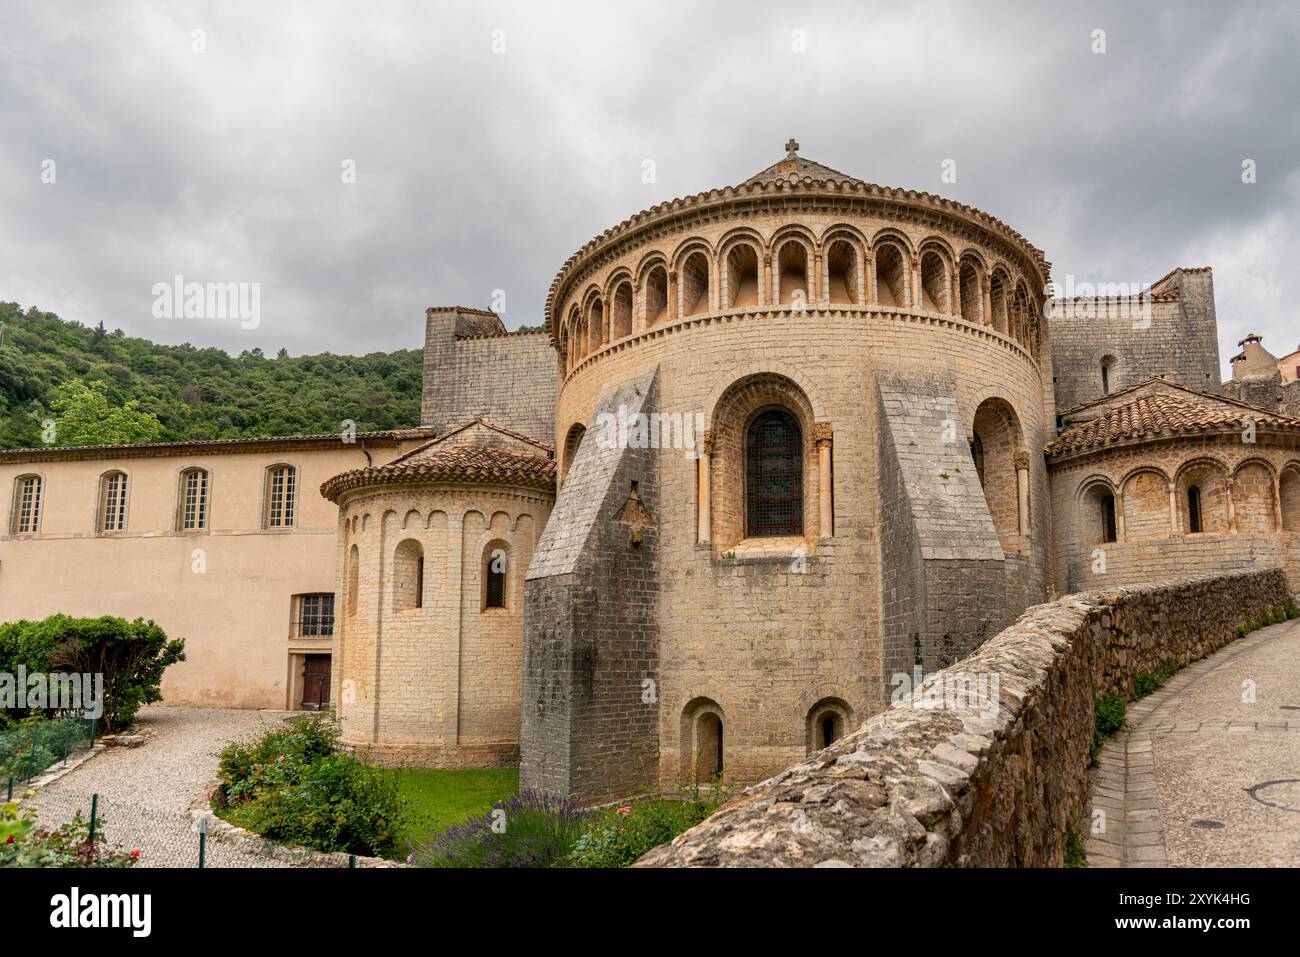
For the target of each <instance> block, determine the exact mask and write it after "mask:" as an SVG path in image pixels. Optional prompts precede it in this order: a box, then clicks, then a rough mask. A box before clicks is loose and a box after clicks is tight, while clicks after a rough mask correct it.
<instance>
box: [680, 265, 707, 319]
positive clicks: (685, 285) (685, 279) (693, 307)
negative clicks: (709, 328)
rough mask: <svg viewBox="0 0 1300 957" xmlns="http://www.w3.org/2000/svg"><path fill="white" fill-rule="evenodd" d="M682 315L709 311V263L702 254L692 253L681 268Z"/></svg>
mask: <svg viewBox="0 0 1300 957" xmlns="http://www.w3.org/2000/svg"><path fill="white" fill-rule="evenodd" d="M681 284H682V315H683V316H694V315H698V314H700V313H704V312H708V311H709V261H708V260H707V259H705V258H704V253H702V252H693V253H691V254H690V255H689V256H687V257H686V262H685V264H684V265H683V266H682V280H681Z"/></svg>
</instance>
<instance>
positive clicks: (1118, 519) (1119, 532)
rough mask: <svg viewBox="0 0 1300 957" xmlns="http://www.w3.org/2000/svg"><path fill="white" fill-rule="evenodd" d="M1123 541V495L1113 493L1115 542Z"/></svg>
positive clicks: (1121, 493)
mask: <svg viewBox="0 0 1300 957" xmlns="http://www.w3.org/2000/svg"><path fill="white" fill-rule="evenodd" d="M1124 540H1125V532H1124V493H1123V492H1116V493H1115V541H1116V542H1122V541H1124Z"/></svg>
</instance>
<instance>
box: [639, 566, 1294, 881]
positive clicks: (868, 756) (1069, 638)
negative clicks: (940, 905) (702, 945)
mask: <svg viewBox="0 0 1300 957" xmlns="http://www.w3.org/2000/svg"><path fill="white" fill-rule="evenodd" d="M1286 596H1287V585H1286V578H1285V576H1284V575H1283V573H1282V572H1281V570H1276V569H1275V570H1271V571H1265V572H1248V573H1236V574H1228V575H1219V576H1213V577H1206V578H1198V579H1196V578H1194V579H1180V580H1177V581H1172V582H1167V583H1163V584H1160V585H1150V586H1142V587H1135V588H1118V589H1115V590H1112V591H1108V592H1091V593H1085V594H1079V595H1070V596H1066V597H1065V598H1063V599H1061V600H1060V601H1057V602H1054V603H1052V604H1048V605H1040V606H1038V607H1036V608H1033V609H1031V610H1030V611H1029V612H1027V613H1026V614H1025V615H1024V616H1022V617H1021V619H1020V620H1019V621H1017V622H1016V623H1015V624H1014V625H1012V626H1011V627H1010V628H1008V629H1006V630H1005V631H1003V632H1002V633H1000V634H999V635H997V636H995V637H994V638H992V639H990V640H989V641H988V642H986V643H985V644H984V645H983V646H981V647H980V648H979V649H978V650H977V651H975V653H974V654H972V655H970V656H969V657H967V658H966V659H964V660H963V661H961V662H959V663H958V664H956V665H954V666H953V667H951V668H947V669H944V670H943V671H940V672H937V673H935V674H933V675H931V676H929V678H928V679H927V680H926V681H925V682H924V683H923V684H922V686H921V687H920V688H919V689H917V690H916V692H914V694H913V696H912V698H911V699H910V701H909V704H908V706H905V707H898V708H894V709H891V710H889V711H886V712H884V713H882V714H878V715H876V716H874V717H872V718H870V719H868V721H867V722H866V723H865V724H864V725H862V726H861V727H860V728H859V729H858V730H857V731H856V732H854V733H853V734H851V735H848V736H847V737H845V738H844V739H842V740H840V741H837V742H836V743H835V744H834V745H832V746H831V747H829V748H827V749H825V750H824V751H820V752H817V753H815V754H813V755H811V756H810V757H809V758H808V759H807V760H805V761H802V762H800V763H799V764H796V765H794V766H793V767H791V768H788V769H787V770H785V771H783V772H782V773H780V774H778V775H776V776H775V777H773V778H770V779H768V780H766V781H764V782H762V783H761V784H758V785H755V786H754V787H752V788H749V789H748V790H746V791H745V792H744V793H743V794H741V795H740V796H739V797H738V798H736V799H735V800H733V801H731V802H729V803H728V804H727V805H725V806H724V807H723V808H721V809H720V810H719V811H718V812H717V813H715V814H714V815H713V816H712V817H710V818H709V819H708V820H707V821H705V822H704V823H703V824H700V825H699V826H697V827H695V828H692V829H691V830H689V831H687V832H686V833H685V834H683V835H681V836H680V837H679V838H677V840H675V841H674V842H673V843H672V844H669V845H665V846H663V847H659V848H656V849H655V850H653V851H651V852H650V853H649V854H647V855H646V856H645V857H643V858H642V859H641V860H640V861H639V862H638V866H643V867H709V866H734V867H746V866H751V867H752V866H759V867H800V866H804V867H807V866H843V865H849V866H859V867H953V866H955V867H1011V866H1022V867H1050V866H1059V865H1060V864H1061V863H1062V860H1063V855H1064V844H1065V832H1066V826H1067V824H1068V823H1069V822H1071V821H1074V820H1077V819H1078V817H1079V815H1080V814H1081V813H1082V811H1083V809H1084V806H1085V803H1086V799H1087V766H1088V761H1089V747H1090V744H1091V741H1092V736H1093V730H1094V720H1095V719H1094V714H1093V702H1094V699H1095V696H1096V695H1097V694H1099V693H1103V692H1107V691H1112V690H1117V691H1120V692H1121V693H1123V694H1125V695H1126V696H1127V695H1129V694H1131V692H1132V685H1133V676H1134V674H1135V673H1136V672H1138V671H1142V670H1152V669H1154V668H1156V667H1157V666H1158V665H1159V664H1160V663H1162V662H1163V661H1165V660H1167V659H1169V658H1171V657H1172V658H1176V659H1177V660H1178V661H1179V662H1180V663H1182V664H1187V663H1188V662H1190V661H1193V660H1195V659H1198V658H1201V657H1203V656H1205V655H1206V654H1209V653H1210V652H1212V651H1214V650H1215V649H1217V648H1219V647H1221V646H1222V645H1224V644H1226V643H1227V642H1229V641H1231V640H1232V639H1233V638H1234V637H1235V632H1236V629H1237V628H1238V627H1239V626H1240V625H1242V624H1244V623H1246V622H1248V621H1250V620H1251V619H1253V618H1256V617H1258V616H1259V615H1260V613H1261V612H1263V611H1264V610H1266V609H1271V608H1274V607H1276V606H1278V605H1280V604H1281V603H1282V602H1283V601H1284V600H1285V599H1286ZM994 678H996V680H997V684H996V692H995V690H994V689H995V686H994V685H993V683H992V682H993V679H994ZM961 679H965V682H966V683H965V688H966V690H967V691H972V690H973V693H969V694H968V695H967V696H966V700H964V701H962V700H954V694H955V692H956V688H955V686H957V685H958V683H959V680H961ZM981 681H983V682H984V683H983V685H982V686H981ZM944 691H946V692H947V694H944V695H941V692H944ZM945 699H946V704H947V706H944V702H945Z"/></svg>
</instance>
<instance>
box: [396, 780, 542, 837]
mask: <svg viewBox="0 0 1300 957" xmlns="http://www.w3.org/2000/svg"><path fill="white" fill-rule="evenodd" d="M394 773H395V774H396V775H397V787H398V791H399V793H400V794H401V797H402V800H403V803H404V804H405V805H406V807H407V809H408V816H407V822H406V825H405V827H404V829H403V830H404V833H403V837H404V838H409V839H413V840H425V839H427V838H428V837H430V836H431V835H434V834H437V833H438V832H439V831H445V830H446V829H447V828H449V827H454V826H455V825H457V824H460V823H461V822H462V821H464V820H465V819H466V818H468V817H470V816H471V815H473V814H476V813H478V812H480V811H486V810H487V809H488V808H490V807H491V806H492V804H493V803H494V802H496V801H501V800H508V799H509V798H512V797H514V796H515V794H516V793H518V791H519V769H518V768H399V769H397V770H396V771H395V772H394Z"/></svg>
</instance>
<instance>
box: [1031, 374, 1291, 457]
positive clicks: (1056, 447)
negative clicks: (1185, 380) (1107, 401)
mask: <svg viewBox="0 0 1300 957" xmlns="http://www.w3.org/2000/svg"><path fill="white" fill-rule="evenodd" d="M1199 395H1201V394H1200V393H1197V392H1195V391H1194V390H1191V389H1181V390H1180V392H1177V393H1175V392H1170V391H1154V392H1150V393H1148V394H1146V395H1140V396H1138V397H1137V398H1135V399H1134V400H1133V401H1131V402H1128V403H1126V404H1124V405H1121V406H1117V407H1116V408H1113V409H1110V410H1109V411H1107V412H1104V413H1103V414H1101V415H1099V416H1098V417H1097V418H1095V419H1092V420H1090V421H1087V422H1080V423H1078V424H1077V425H1072V426H1070V427H1069V428H1067V429H1066V430H1065V431H1064V432H1062V433H1061V434H1060V435H1059V436H1057V437H1056V439H1055V440H1054V441H1052V442H1050V443H1048V446H1047V454H1048V455H1049V456H1052V457H1059V456H1062V455H1068V454H1070V453H1072V452H1083V451H1087V450H1089V449H1095V448H1100V447H1102V446H1105V445H1108V444H1110V443H1112V442H1122V441H1125V440H1128V439H1140V438H1146V437H1154V436H1172V435H1188V434H1194V433H1198V432H1217V431H1220V430H1223V429H1240V428H1241V427H1242V424H1243V423H1244V422H1245V421H1247V420H1251V421H1253V422H1254V423H1255V424H1256V426H1257V427H1258V426H1267V427H1272V428H1278V429H1296V430H1300V419H1293V418H1291V417H1289V416H1285V415H1277V414H1276V413H1273V412H1269V411H1267V410H1265V409H1258V408H1255V407H1254V406H1250V405H1246V404H1245V403H1244V402H1235V401H1231V400H1225V399H1220V398H1219V397H1217V396H1205V398H1207V399H1212V400H1215V401H1216V402H1224V403H1226V404H1227V405H1229V406H1231V408H1223V407H1222V406H1216V405H1211V404H1210V403H1208V402H1205V401H1198V396H1199Z"/></svg>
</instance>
